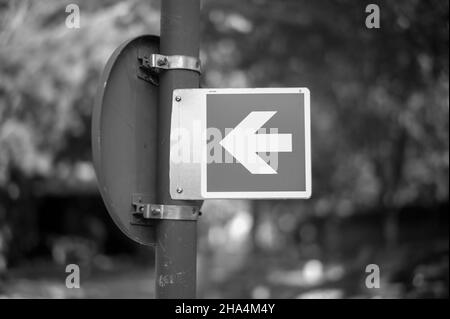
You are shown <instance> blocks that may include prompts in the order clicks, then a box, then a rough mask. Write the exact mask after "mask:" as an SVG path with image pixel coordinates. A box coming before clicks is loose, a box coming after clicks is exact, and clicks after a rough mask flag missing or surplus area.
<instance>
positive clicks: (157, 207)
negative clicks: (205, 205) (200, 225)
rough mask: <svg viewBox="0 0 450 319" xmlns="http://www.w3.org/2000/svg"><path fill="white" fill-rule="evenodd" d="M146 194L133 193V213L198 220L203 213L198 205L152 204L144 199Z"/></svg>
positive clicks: (153, 216)
mask: <svg viewBox="0 0 450 319" xmlns="http://www.w3.org/2000/svg"><path fill="white" fill-rule="evenodd" d="M145 197H146V196H145V195H142V194H133V195H132V205H133V212H132V213H133V215H134V216H139V217H141V218H143V219H174V220H197V219H198V217H199V216H200V215H201V212H200V209H199V208H198V207H196V206H181V205H161V204H150V203H146V202H145V201H144V199H145Z"/></svg>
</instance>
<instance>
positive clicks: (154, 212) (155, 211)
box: [152, 208, 161, 215]
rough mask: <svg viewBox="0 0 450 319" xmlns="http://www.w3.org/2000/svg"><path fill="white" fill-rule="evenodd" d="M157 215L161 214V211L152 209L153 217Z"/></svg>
mask: <svg viewBox="0 0 450 319" xmlns="http://www.w3.org/2000/svg"><path fill="white" fill-rule="evenodd" d="M159 213H161V209H159V208H153V209H152V214H153V215H158V214H159Z"/></svg>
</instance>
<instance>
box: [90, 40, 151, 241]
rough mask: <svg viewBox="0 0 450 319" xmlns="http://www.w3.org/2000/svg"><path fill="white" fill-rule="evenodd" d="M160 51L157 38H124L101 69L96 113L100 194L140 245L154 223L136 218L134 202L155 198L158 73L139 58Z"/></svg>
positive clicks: (94, 139) (94, 130) (95, 155)
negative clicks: (146, 70) (141, 64)
mask: <svg viewBox="0 0 450 319" xmlns="http://www.w3.org/2000/svg"><path fill="white" fill-rule="evenodd" d="M155 53H159V37H157V36H151V35H144V36H140V37H137V38H134V39H132V40H130V41H127V42H125V43H124V44H122V45H121V46H120V47H119V48H117V49H116V50H115V51H114V53H113V54H112V56H111V57H110V58H109V60H108V62H107V64H106V67H105V69H104V71H103V74H102V77H101V82H100V86H99V89H98V92H97V96H96V101H95V105H94V109H93V115H92V150H93V159H94V167H95V171H96V174H97V179H98V184H99V188H100V193H101V195H102V197H103V200H104V202H105V204H106V207H107V209H108V212H109V214H110V215H111V217H112V219H113V220H114V222H115V223H116V225H117V226H118V227H119V228H120V229H121V230H122V232H124V233H125V234H126V235H127V236H128V237H130V238H131V239H133V240H134V241H136V242H138V243H141V244H147V245H148V244H152V243H154V231H153V229H149V228H153V226H152V225H151V224H150V225H148V224H147V225H145V224H141V223H139V222H137V220H136V218H135V216H134V215H133V209H134V207H133V204H132V202H133V200H136V199H137V198H139V199H141V198H142V199H143V200H144V201H145V202H149V203H155V202H156V185H155V182H156V174H157V171H156V163H157V160H156V159H157V152H156V148H157V105H158V86H157V85H158V77H157V76H155V75H154V74H151V73H148V72H145V70H144V69H142V68H141V67H140V59H142V58H143V57H150V56H151V54H155Z"/></svg>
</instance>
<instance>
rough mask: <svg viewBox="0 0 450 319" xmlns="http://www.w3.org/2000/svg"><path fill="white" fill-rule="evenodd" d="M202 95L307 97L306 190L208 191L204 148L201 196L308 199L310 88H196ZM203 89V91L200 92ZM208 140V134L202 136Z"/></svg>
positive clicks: (212, 197)
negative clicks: (282, 94)
mask: <svg viewBox="0 0 450 319" xmlns="http://www.w3.org/2000/svg"><path fill="white" fill-rule="evenodd" d="M195 90H197V91H198V92H199V93H201V94H202V95H204V96H206V94H248V93H254V94H276V93H285V94H286V93H299V94H303V95H304V98H305V100H304V101H305V103H304V120H305V125H304V127H305V190H304V191H281V192H280V191H273V192H268V191H263V192H261V191H256V192H208V191H207V190H206V183H207V169H206V163H207V153H206V148H203V154H202V157H203V160H202V161H201V183H200V184H201V185H200V187H201V196H202V198H203V199H308V198H311V195H312V181H311V110H310V102H311V94H310V91H309V89H308V88H299V87H294V88H244V89H195ZM200 91H201V92H200ZM201 103H203V104H204V105H203V107H202V110H204V111H203V112H202V117H203V123H205V125H206V98H202V99H201ZM202 138H203V139H204V140H206V138H207V137H206V136H203V137H202Z"/></svg>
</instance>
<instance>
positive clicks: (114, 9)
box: [0, 0, 159, 251]
mask: <svg viewBox="0 0 450 319" xmlns="http://www.w3.org/2000/svg"><path fill="white" fill-rule="evenodd" d="M69 3H71V1H57V0H44V1H26V0H22V1H0V26H1V27H0V150H1V151H0V192H2V193H3V196H2V197H3V198H7V199H9V200H6V199H5V200H2V202H0V205H3V206H5V207H6V208H5V209H2V210H0V213H1V214H4V215H5V214H6V216H0V222H1V221H4V220H6V221H7V223H8V221H9V222H10V224H11V227H12V228H13V229H12V235H13V239H12V240H13V241H14V242H15V243H16V245H14V247H16V248H17V249H18V250H21V251H28V250H29V249H31V247H32V246H33V245H36V244H37V242H36V241H35V240H34V239H33V236H32V234H33V229H36V225H35V224H34V223H33V221H34V220H35V219H36V216H35V214H33V213H32V212H31V211H30V209H31V208H32V207H33V204H32V200H33V192H35V191H36V190H34V189H33V188H32V183H31V182H32V178H33V177H35V176H42V177H44V178H47V179H60V180H64V181H65V182H66V183H72V182H73V180H74V179H76V178H77V177H78V176H77V169H78V168H79V166H77V165H76V163H78V162H80V161H81V162H90V158H91V155H90V154H91V149H90V116H91V108H92V105H93V102H94V95H95V92H96V89H97V86H98V81H99V78H100V72H101V70H102V68H103V66H104V65H105V63H106V61H107V59H108V57H109V56H110V54H111V53H112V51H113V50H114V49H115V48H116V47H117V46H119V44H120V43H122V42H123V41H125V40H127V39H129V38H131V37H134V36H137V35H140V34H143V33H157V31H158V28H159V10H158V5H156V4H155V1H122V2H119V1H110V0H102V1H95V2H93V1H87V0H82V1H77V4H78V5H79V7H80V12H81V28H80V29H69V28H67V27H66V25H65V20H66V17H67V15H68V13H66V12H65V8H66V5H68V4H69ZM149 4H150V5H149ZM89 167H90V169H89V171H90V172H91V173H90V174H88V175H89V176H88V178H90V180H91V182H94V174H93V169H92V166H91V165H89ZM84 173H86V170H84ZM85 175H86V174H85ZM81 177H83V176H81ZM84 177H85V176H84ZM1 229H2V228H1V227H0V237H1V236H2V234H1V232H2V230H1ZM19 234H20V236H19ZM24 234H27V235H25V236H24ZM22 242H27V243H28V244H27V245H25V246H26V247H22V245H21V244H20V243H22ZM19 247H20V248H19Z"/></svg>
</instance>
